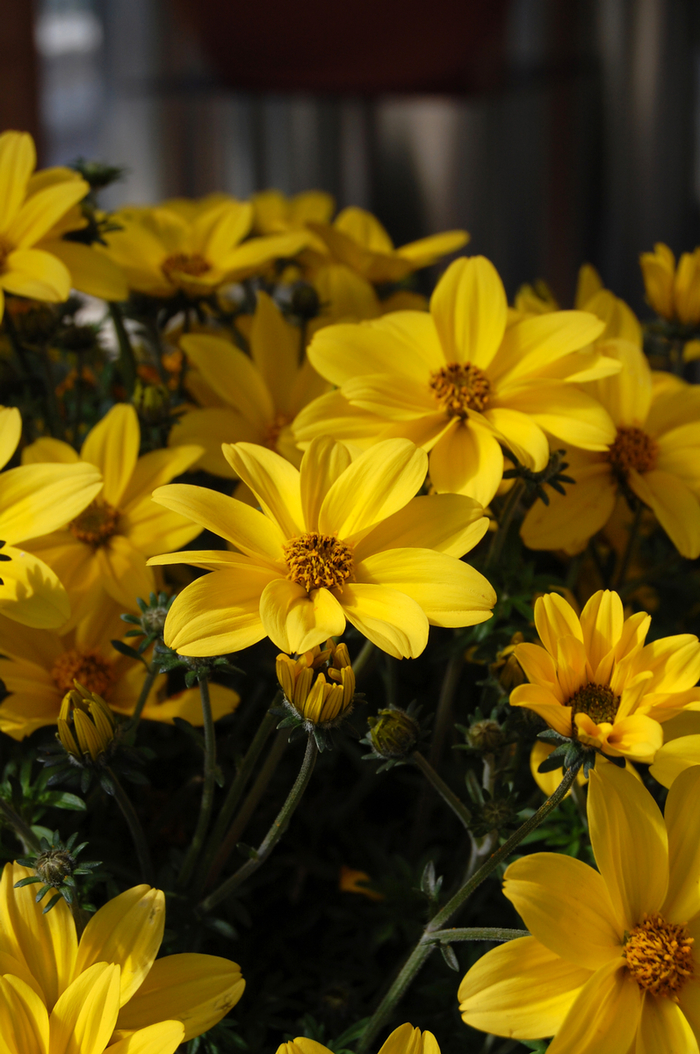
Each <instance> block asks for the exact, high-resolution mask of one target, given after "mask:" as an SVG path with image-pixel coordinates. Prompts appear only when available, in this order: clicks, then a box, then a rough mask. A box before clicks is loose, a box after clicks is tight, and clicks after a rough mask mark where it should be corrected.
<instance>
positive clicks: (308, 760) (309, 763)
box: [197, 733, 318, 914]
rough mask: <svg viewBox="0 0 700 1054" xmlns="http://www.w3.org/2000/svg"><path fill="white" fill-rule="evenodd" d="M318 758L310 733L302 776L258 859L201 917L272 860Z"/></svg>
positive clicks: (213, 897) (224, 886) (212, 898)
mask: <svg viewBox="0 0 700 1054" xmlns="http://www.w3.org/2000/svg"><path fill="white" fill-rule="evenodd" d="M317 756H318V747H317V746H316V740H315V739H314V737H313V735H312V734H311V733H310V734H309V737H308V739H307V741H306V752H305V753H304V760H303V761H302V763H301V769H300V770H299V775H298V776H297V778H296V780H295V781H294V786H293V787H292V789H291V790H290V792H289V795H288V797H287V800H286V802H285V803H284V805H283V806H282V808H281V809H280V811H279V812H278V814H277V816H276V818H275V821H274V823H273V824H272V827H271V828H270V830H269V831H268V832H267V834H266V835H265V837H264V838H263V840H262V842H261V843H260V845H259V846H258V848H257V850H254V854H255V855H254V856H253V857H252V858H251V859H250V860H246V862H245V864H243V865H242V867H239V868H238V870H237V871H235V872H234V873H233V874H232V875H231V876H230V877H229V878H227V879H226V881H225V882H222V883H221V885H220V886H219V887H218V889H215V890H214V892H213V893H210V894H209V896H208V897H206V898H205V899H204V900H203V901H202V902H201V903H200V904H199V906H198V909H197V911H198V914H204V913H205V912H208V911H211V910H212V909H213V908H215V907H216V905H217V904H220V903H221V902H222V900H226V898H227V897H229V896H230V895H231V893H233V892H234V890H236V889H238V887H239V886H241V885H242V884H243V883H244V882H245V880H246V879H247V878H248V877H249V876H250V875H252V874H253V873H254V872H255V871H257V870H258V868H259V867H261V866H262V865H263V864H264V863H265V861H266V860H267V858H268V856H269V855H270V853H271V852H272V850H273V849H274V848H275V846H276V845H277V843H278V842H279V840H280V838H281V837H282V835H283V834H284V832H285V831H286V829H287V827H288V826H289V821H290V820H291V818H292V816H293V815H294V811H295V809H296V807H297V805H298V804H299V802H300V801H301V799H302V797H303V795H304V791H305V790H306V788H307V786H308V783H309V780H310V779H311V774H312V772H313V770H314V765H315V764H316V758H317Z"/></svg>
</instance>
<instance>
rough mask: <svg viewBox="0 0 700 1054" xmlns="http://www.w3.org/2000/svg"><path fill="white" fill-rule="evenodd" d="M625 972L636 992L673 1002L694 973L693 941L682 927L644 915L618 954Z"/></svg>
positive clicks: (681, 925)
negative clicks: (658, 996)
mask: <svg viewBox="0 0 700 1054" xmlns="http://www.w3.org/2000/svg"><path fill="white" fill-rule="evenodd" d="M622 955H623V957H624V958H625V959H626V960H627V969H628V970H629V972H630V973H631V974H632V977H633V978H634V979H635V981H636V982H637V984H638V985H639V987H640V988H643V989H646V990H647V991H649V992H651V994H652V995H665V996H670V997H671V998H673V997H674V996H675V995H676V994H677V993H678V992H680V990H681V988H683V985H684V984H685V982H686V981H688V980H690V978H691V977H692V976H693V975H694V973H695V961H694V959H693V938H692V937H689V936H688V928H687V926H686V925H685V923H682V922H681V923H673V922H666V919H665V918H664V917H663V916H662V915H658V914H656V915H645V916H644V921H643V922H641V923H640V924H639V926H635V927H634V929H633V930H632V932H631V933H630V935H629V937H628V939H627V941H626V942H625V946H624V948H623V950H622Z"/></svg>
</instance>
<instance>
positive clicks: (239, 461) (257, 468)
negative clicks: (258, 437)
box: [223, 443, 304, 538]
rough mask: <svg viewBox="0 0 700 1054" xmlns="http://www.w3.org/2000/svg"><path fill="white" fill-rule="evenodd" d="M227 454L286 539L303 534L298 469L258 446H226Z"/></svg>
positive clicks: (272, 451)
mask: <svg viewBox="0 0 700 1054" xmlns="http://www.w3.org/2000/svg"><path fill="white" fill-rule="evenodd" d="M223 453H224V457H225V458H226V460H227V461H228V463H229V464H230V465H231V467H232V468H233V469H234V471H235V472H236V473H237V475H238V476H239V477H240V478H241V479H242V480H243V482H244V483H246V484H247V485H248V486H249V487H250V489H251V490H252V491H253V494H255V496H256V497H257V499H258V501H259V502H260V505H261V507H262V510H263V512H264V513H266V515H267V516H269V517H270V519H271V520H273V521H274V523H275V524H277V525H278V527H279V529H280V531H281V532H282V534H283V535H284V537H285V538H295V537H296V536H297V535H298V534H302V533H303V530H304V516H303V513H302V511H301V492H300V487H299V472H298V470H297V469H295V468H294V466H293V465H290V463H289V462H288V461H287V460H286V459H285V458H283V457H281V456H280V455H279V454H276V453H275V451H274V450H268V449H267V447H263V446H257V445H255V444H254V443H236V444H235V445H233V444H227V443H224V446H223Z"/></svg>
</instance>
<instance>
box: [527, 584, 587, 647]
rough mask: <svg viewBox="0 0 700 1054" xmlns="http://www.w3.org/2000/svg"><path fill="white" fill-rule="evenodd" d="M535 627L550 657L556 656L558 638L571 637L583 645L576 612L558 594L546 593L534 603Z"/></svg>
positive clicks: (581, 631)
mask: <svg viewBox="0 0 700 1054" xmlns="http://www.w3.org/2000/svg"><path fill="white" fill-rule="evenodd" d="M535 626H536V627H537V632H538V634H539V637H540V640H541V641H542V643H543V644H544V646H545V648H546V649H547V651H548V652H549V654H550V655H552V656H556V654H557V642H558V640H559V638H560V637H565V636H567V635H571V636H572V637H576V639H577V640H580V641H581V643H583V630H582V629H581V623H580V622H579V620H578V618H577V617H576V612H575V611H574V609H573V608H572V606H571V604H569V603H568V602H567V601H566V600H564V598H563V597H562V596H560V595H559V594H558V593H546V594H545V595H544V596H543V597H538V598H537V600H536V601H535Z"/></svg>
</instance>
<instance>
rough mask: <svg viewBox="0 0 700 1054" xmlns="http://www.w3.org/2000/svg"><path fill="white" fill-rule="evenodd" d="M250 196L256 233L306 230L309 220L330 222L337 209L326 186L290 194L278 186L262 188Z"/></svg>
mask: <svg viewBox="0 0 700 1054" xmlns="http://www.w3.org/2000/svg"><path fill="white" fill-rule="evenodd" d="M250 200H251V204H252V206H253V217H254V218H253V230H254V231H255V232H256V233H257V234H283V233H286V232H287V231H298V230H303V229H304V228H305V227H306V224H307V223H309V222H312V223H330V221H331V216H332V215H333V212H334V210H335V200H334V198H333V195H332V194H327V193H326V192H325V191H323V190H305V191H304V192H303V193H302V194H295V195H294V196H293V197H291V198H287V197H285V195H284V194H282V192H281V191H279V190H261V191H259V192H258V193H257V194H253V196H252V198H251V199H250Z"/></svg>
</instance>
